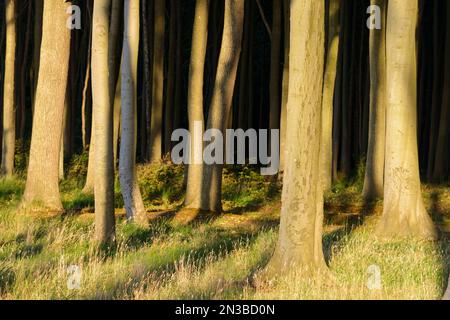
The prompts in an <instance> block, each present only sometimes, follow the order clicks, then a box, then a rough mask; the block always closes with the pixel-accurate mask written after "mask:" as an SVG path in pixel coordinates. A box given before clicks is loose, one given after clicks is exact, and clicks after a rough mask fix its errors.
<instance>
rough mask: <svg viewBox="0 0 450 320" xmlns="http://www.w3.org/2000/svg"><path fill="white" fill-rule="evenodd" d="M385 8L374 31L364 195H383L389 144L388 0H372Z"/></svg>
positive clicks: (371, 47)
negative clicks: (387, 115) (387, 93)
mask: <svg viewBox="0 0 450 320" xmlns="http://www.w3.org/2000/svg"><path fill="white" fill-rule="evenodd" d="M372 4H373V5H377V6H379V8H380V9H381V29H380V30H378V29H372V30H371V31H370V45H369V46H370V116H369V146H368V151H367V162H366V174H365V179H364V189H363V196H364V198H366V199H368V200H374V199H377V198H381V197H383V191H384V158H385V148H386V143H385V142H386V14H387V1H386V0H372Z"/></svg>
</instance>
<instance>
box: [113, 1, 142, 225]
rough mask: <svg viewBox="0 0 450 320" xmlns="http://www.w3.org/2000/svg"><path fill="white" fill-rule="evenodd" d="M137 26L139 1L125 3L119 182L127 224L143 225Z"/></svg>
mask: <svg viewBox="0 0 450 320" xmlns="http://www.w3.org/2000/svg"><path fill="white" fill-rule="evenodd" d="M139 22H140V15H139V1H138V0H125V8H124V37H123V56H122V69H121V73H122V136H121V137H122V138H121V147H120V161H119V178H120V187H121V190H122V195H123V200H124V203H125V209H126V212H127V218H128V220H129V221H133V222H136V223H138V224H143V225H146V224H147V223H148V221H147V215H146V210H145V207H144V202H143V201H142V196H141V192H140V190H139V186H138V182H137V173H136V143H137V116H136V114H137V66H138V52H139Z"/></svg>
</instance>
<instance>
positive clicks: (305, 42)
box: [263, 0, 326, 279]
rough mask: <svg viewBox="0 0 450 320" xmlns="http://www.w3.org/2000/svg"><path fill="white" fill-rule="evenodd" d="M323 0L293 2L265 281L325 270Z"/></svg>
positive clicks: (264, 274)
mask: <svg viewBox="0 0 450 320" xmlns="http://www.w3.org/2000/svg"><path fill="white" fill-rule="evenodd" d="M324 16H325V5H324V2H323V1H316V0H291V41H290V45H291V47H290V48H291V51H290V52H291V56H290V58H291V59H290V72H289V76H290V78H289V101H288V114H287V119H288V120H287V136H286V138H287V140H286V148H287V149H286V163H285V175H284V186H283V196H282V209H281V224H280V235H279V239H278V245H277V248H276V250H275V253H274V256H273V257H272V259H271V260H270V262H269V265H268V266H267V268H266V269H265V272H264V273H263V276H264V278H269V279H270V278H271V277H274V276H278V275H282V274H286V272H288V271H293V270H302V271H305V272H316V271H320V270H326V264H325V259H324V255H323V250H322V224H323V192H322V186H321V183H320V174H319V167H320V164H319V156H320V131H321V108H322V89H323V87H322V86H323V70H324V55H325V52H324V48H325V46H324V43H325V35H324Z"/></svg>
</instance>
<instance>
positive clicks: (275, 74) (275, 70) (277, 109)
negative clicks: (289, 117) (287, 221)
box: [269, 0, 283, 169]
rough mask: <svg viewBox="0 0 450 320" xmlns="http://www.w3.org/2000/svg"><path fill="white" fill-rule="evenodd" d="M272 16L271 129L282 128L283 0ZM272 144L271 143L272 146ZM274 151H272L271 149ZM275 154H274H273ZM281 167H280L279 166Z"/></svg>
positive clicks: (278, 0)
mask: <svg viewBox="0 0 450 320" xmlns="http://www.w3.org/2000/svg"><path fill="white" fill-rule="evenodd" d="M272 3H273V9H272V13H273V17H272V33H271V34H272V36H271V39H272V44H271V54H270V55H271V57H270V89H269V91H270V112H269V129H271V130H279V129H280V116H281V92H280V91H281V85H280V78H281V30H282V25H281V24H282V21H281V20H282V6H283V3H282V1H281V0H273V2H272ZM270 145H271V144H269V146H270ZM270 152H272V151H270ZM272 156H273V155H272ZM277 169H279V168H277Z"/></svg>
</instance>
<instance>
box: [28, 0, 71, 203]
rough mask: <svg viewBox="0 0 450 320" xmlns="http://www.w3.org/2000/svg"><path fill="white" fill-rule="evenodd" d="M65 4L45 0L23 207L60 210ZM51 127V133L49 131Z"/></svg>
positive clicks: (66, 43)
mask: <svg viewBox="0 0 450 320" xmlns="http://www.w3.org/2000/svg"><path fill="white" fill-rule="evenodd" d="M68 5H69V4H68V3H65V2H63V1H45V3H44V17H43V28H42V30H43V35H42V45H41V56H40V69H39V79H38V85H37V91H36V101H35V110H34V119H33V120H34V121H33V135H32V138H31V150H30V160H29V165H28V176H27V182H26V186H25V193H24V196H23V204H24V205H25V206H30V205H33V204H36V205H39V206H42V207H45V208H47V209H50V210H57V211H59V210H62V208H63V207H62V203H61V199H60V194H59V157H60V148H61V140H62V130H63V116H64V101H65V97H66V88H67V77H68V69H69V55H70V30H69V29H68V28H66V20H67V14H66V10H67V7H68ZM49 128H51V130H49Z"/></svg>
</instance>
